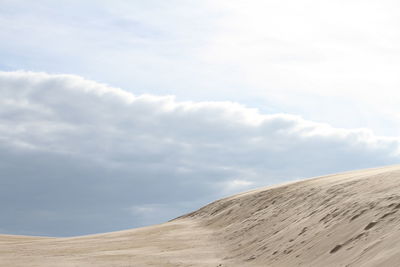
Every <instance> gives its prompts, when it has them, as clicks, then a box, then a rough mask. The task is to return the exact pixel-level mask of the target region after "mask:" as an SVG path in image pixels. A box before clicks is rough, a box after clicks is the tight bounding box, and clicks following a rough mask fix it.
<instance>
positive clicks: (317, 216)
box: [0, 166, 400, 266]
mask: <svg viewBox="0 0 400 267" xmlns="http://www.w3.org/2000/svg"><path fill="white" fill-rule="evenodd" d="M398 240H400V166H390V167H384V168H376V169H369V170H362V171H354V172H347V173H342V174H336V175H329V176H325V177H319V178H313V179H308V180H303V181H299V182H293V183H288V184H284V185H280V186H273V187H267V188H262V189H258V190H254V191H251V192H246V193H242V194H239V195H235V196H232V197H228V198H225V199H221V200H218V201H216V202H213V203H211V204H209V205H207V206H205V207H203V208H201V209H199V210H197V211H195V212H193V213H190V214H187V215H184V216H181V217H179V218H177V219H175V220H173V221H171V222H168V223H165V224H161V225H156V226H150V227H145V228H139V229H133V230H128V231H120V232H113V233H106V234H98V235H91V236H82V237H74V238H40V237H24V236H9V235H8V236H7V235H3V236H1V235H0V265H1V266H397V265H398V263H399V262H400V245H399V242H398Z"/></svg>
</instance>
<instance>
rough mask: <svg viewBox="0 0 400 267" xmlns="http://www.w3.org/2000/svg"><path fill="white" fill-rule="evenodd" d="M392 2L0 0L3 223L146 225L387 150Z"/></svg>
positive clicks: (58, 229) (392, 158)
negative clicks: (244, 191) (255, 189)
mask: <svg viewBox="0 0 400 267" xmlns="http://www.w3.org/2000/svg"><path fill="white" fill-rule="evenodd" d="M399 13H400V3H398V2H397V1H386V0H379V1H370V0H366V1H354V0H350V1H349V0H347V1H341V0H339V1H328V0H318V1H317V0H308V1H307V0H304V1H303V0H302V1H298V0H296V1H294V0H293V1H261V0H260V1H257V0H254V1H239V0H220V1H175V0H171V1H153V0H147V1H118V0H114V1H89V0H87V1H82V0H81V1H74V0H69V1H62V0H59V1H50V0H49V1H45V0H39V1H22V0H21V1H19V0H0V58H1V61H0V212H1V213H2V220H1V221H0V233H11V234H33V235H52V236H70V235H79V234H90V233H97V232H106V231H113V230H120V229H127V228H132V227H138V226H143V225H149V224H154V223H160V222H163V221H166V220H169V219H172V218H174V217H176V216H179V215H181V214H182V213H185V212H189V211H192V210H194V209H196V208H199V207H200V206H201V205H204V204H206V203H208V202H210V201H212V200H216V199H218V198H220V197H223V196H227V195H230V194H234V193H237V192H240V191H243V190H248V189H251V188H256V187H259V186H264V185H270V184H276V183H280V182H283V181H289V180H294V179H300V178H305V177H311V176H316V175H323V174H328V173H335V172H340V171H346V170H352V169H360V168H368V167H375V166H381V165H388V164H395V163H399V160H400V138H399V134H400V124H399V123H398V121H399V119H400V112H399V109H398V100H399V96H400V93H399V90H398V88H399V86H400V78H399V77H400V76H399V75H398V70H399V68H400V29H399V28H400V17H399V16H398V14H399Z"/></svg>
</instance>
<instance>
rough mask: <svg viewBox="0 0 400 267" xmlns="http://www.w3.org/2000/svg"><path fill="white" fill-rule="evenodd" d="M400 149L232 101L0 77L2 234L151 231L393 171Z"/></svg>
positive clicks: (66, 80) (66, 79) (365, 134)
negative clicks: (359, 172) (292, 189)
mask: <svg viewBox="0 0 400 267" xmlns="http://www.w3.org/2000/svg"><path fill="white" fill-rule="evenodd" d="M399 144H400V141H399V139H398V138H388V137H379V136H376V135H374V134H373V133H372V132H371V131H369V130H366V129H355V130H346V129H337V128H334V127H331V126H329V125H327V124H320V123H315V122H311V121H306V120H304V119H302V118H301V117H299V116H293V115H289V114H263V113H261V112H259V111H257V110H256V109H252V108H248V107H246V106H243V105H240V104H238V103H231V102H181V101H177V100H176V99H175V98H174V97H172V96H155V95H133V94H132V93H128V92H126V91H124V90H121V89H117V88H112V87H110V86H107V85H104V84H99V83H96V82H94V81H90V80H85V79H83V78H81V77H78V76H72V75H49V74H46V73H36V72H23V71H20V72H0V162H1V163H0V173H2V175H1V177H0V182H1V184H2V186H1V187H0V209H1V210H2V213H3V214H4V217H5V218H6V219H5V220H3V221H2V222H1V225H0V227H1V228H4V229H6V230H7V231H8V232H14V233H22V232H20V231H19V230H18V229H25V231H28V232H30V233H31V232H36V233H38V234H53V235H69V234H79V233H89V232H100V231H109V230H116V229H122V228H129V227H133V226H135V225H136V226H137V225H142V224H143V222H146V223H155V222H161V221H163V220H166V219H171V218H172V217H174V216H178V215H180V214H181V213H183V212H188V211H190V210H192V209H194V208H196V207H199V206H200V205H201V204H205V203H206V202H208V201H211V200H214V199H216V198H218V197H221V196H222V195H224V194H226V193H227V192H237V191H238V190H241V189H245V188H249V186H251V187H257V186H262V185H266V184H272V183H278V182H281V181H284V180H288V179H293V178H298V177H307V176H313V175H321V174H324V173H331V172H338V171H343V170H349V169H355V168H365V167H372V166H378V165H384V164H392V163H395V162H397V161H398V160H399V159H400V156H399ZM182 203H189V204H185V205H183V204H182ZM149 205H150V206H149ZM132 207H153V208H154V207H157V208H159V207H161V208H162V207H168V208H165V209H164V210H167V211H168V212H157V213H152V215H151V216H150V217H149V216H148V215H146V216H147V217H143V218H142V217H140V216H141V215H140V214H143V212H142V213H141V212H139V211H143V210H140V208H139V209H136V212H132ZM171 207H178V208H171ZM40 214H47V215H46V216H40ZM49 214H50V215H49ZM156 215H157V216H156ZM94 222H96V223H95V224H96V227H93V225H94Z"/></svg>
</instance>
